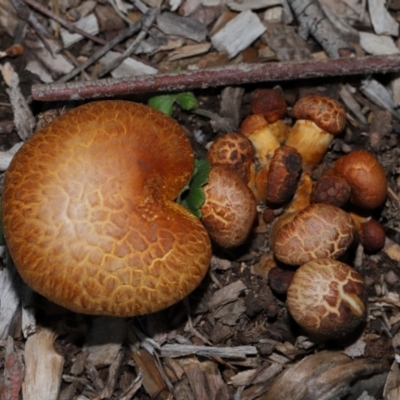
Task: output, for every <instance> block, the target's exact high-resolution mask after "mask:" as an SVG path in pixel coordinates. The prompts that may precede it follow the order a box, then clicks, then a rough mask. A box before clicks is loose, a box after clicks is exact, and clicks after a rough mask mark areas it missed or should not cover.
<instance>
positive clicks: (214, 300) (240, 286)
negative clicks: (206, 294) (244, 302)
mask: <svg viewBox="0 0 400 400" xmlns="http://www.w3.org/2000/svg"><path fill="white" fill-rule="evenodd" d="M245 289H246V286H245V284H244V283H243V282H242V281H240V280H239V281H236V282H233V283H231V284H230V285H228V286H225V287H223V288H222V289H219V290H217V291H216V292H215V293H214V294H213V296H212V297H211V299H210V300H209V302H208V306H209V307H210V308H217V307H220V306H223V305H224V304H227V303H230V302H232V301H235V300H237V298H238V297H239V295H240V294H241V293H242V292H243V291H244V290H245Z"/></svg>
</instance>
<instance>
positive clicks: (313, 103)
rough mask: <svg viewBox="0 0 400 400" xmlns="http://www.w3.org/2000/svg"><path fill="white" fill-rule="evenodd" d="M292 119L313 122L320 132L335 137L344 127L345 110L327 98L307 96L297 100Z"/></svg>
mask: <svg viewBox="0 0 400 400" xmlns="http://www.w3.org/2000/svg"><path fill="white" fill-rule="evenodd" d="M292 115H293V117H294V118H296V119H298V120H301V119H306V120H310V121H313V122H314V123H315V124H316V125H317V126H318V127H320V128H321V129H322V130H324V131H326V132H328V133H331V134H332V135H337V134H338V133H340V132H342V131H343V129H344V128H345V126H346V109H345V108H344V107H343V106H342V104H340V103H339V102H338V101H336V100H334V99H332V98H331V97H328V96H320V95H317V94H309V95H307V96H304V97H303V98H301V99H300V100H298V101H297V102H296V103H295V105H294V106H293V109H292Z"/></svg>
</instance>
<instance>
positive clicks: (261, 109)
mask: <svg viewBox="0 0 400 400" xmlns="http://www.w3.org/2000/svg"><path fill="white" fill-rule="evenodd" d="M250 106H251V111H252V113H253V114H256V115H262V116H263V117H264V118H265V120H266V121H267V122H268V127H269V129H270V131H271V132H272V134H273V135H274V136H275V137H276V138H277V139H278V140H279V142H281V143H283V142H284V141H285V140H286V137H287V135H288V133H289V130H290V128H289V126H288V125H287V124H286V123H285V122H284V121H283V120H282V117H283V116H284V115H285V114H286V110H287V104H286V101H285V99H284V97H283V96H282V93H281V92H280V91H279V90H276V89H258V90H256V91H255V93H254V96H253V98H252V99H251V102H250Z"/></svg>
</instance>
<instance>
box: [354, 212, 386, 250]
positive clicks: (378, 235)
mask: <svg viewBox="0 0 400 400" xmlns="http://www.w3.org/2000/svg"><path fill="white" fill-rule="evenodd" d="M349 214H350V216H351V218H352V219H353V223H354V226H355V227H356V230H357V233H358V239H359V241H360V243H361V245H362V246H363V247H364V250H365V251H367V252H368V253H377V252H379V251H381V250H382V249H383V247H384V245H385V240H386V233H385V230H384V229H383V226H382V225H381V224H380V223H379V221H377V220H376V219H375V218H373V217H371V216H370V215H362V214H359V213H355V212H354V211H350V212H349Z"/></svg>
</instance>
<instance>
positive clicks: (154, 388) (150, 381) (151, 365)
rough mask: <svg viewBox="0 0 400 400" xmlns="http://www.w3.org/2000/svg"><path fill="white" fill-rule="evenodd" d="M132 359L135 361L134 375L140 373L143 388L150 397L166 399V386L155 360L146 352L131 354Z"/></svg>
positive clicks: (140, 351)
mask: <svg viewBox="0 0 400 400" xmlns="http://www.w3.org/2000/svg"><path fill="white" fill-rule="evenodd" d="M132 358H133V359H134V361H135V369H136V373H137V374H139V373H140V371H142V374H143V386H144V389H145V390H146V392H147V393H148V394H149V395H150V397H151V398H152V399H153V398H155V397H156V396H160V398H166V397H167V396H166V393H167V385H166V384H165V382H164V380H163V378H162V376H161V374H160V371H159V369H158V367H157V363H156V360H155V358H154V357H153V356H152V355H150V354H149V353H148V352H147V351H146V350H139V351H137V352H135V353H133V354H132Z"/></svg>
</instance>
